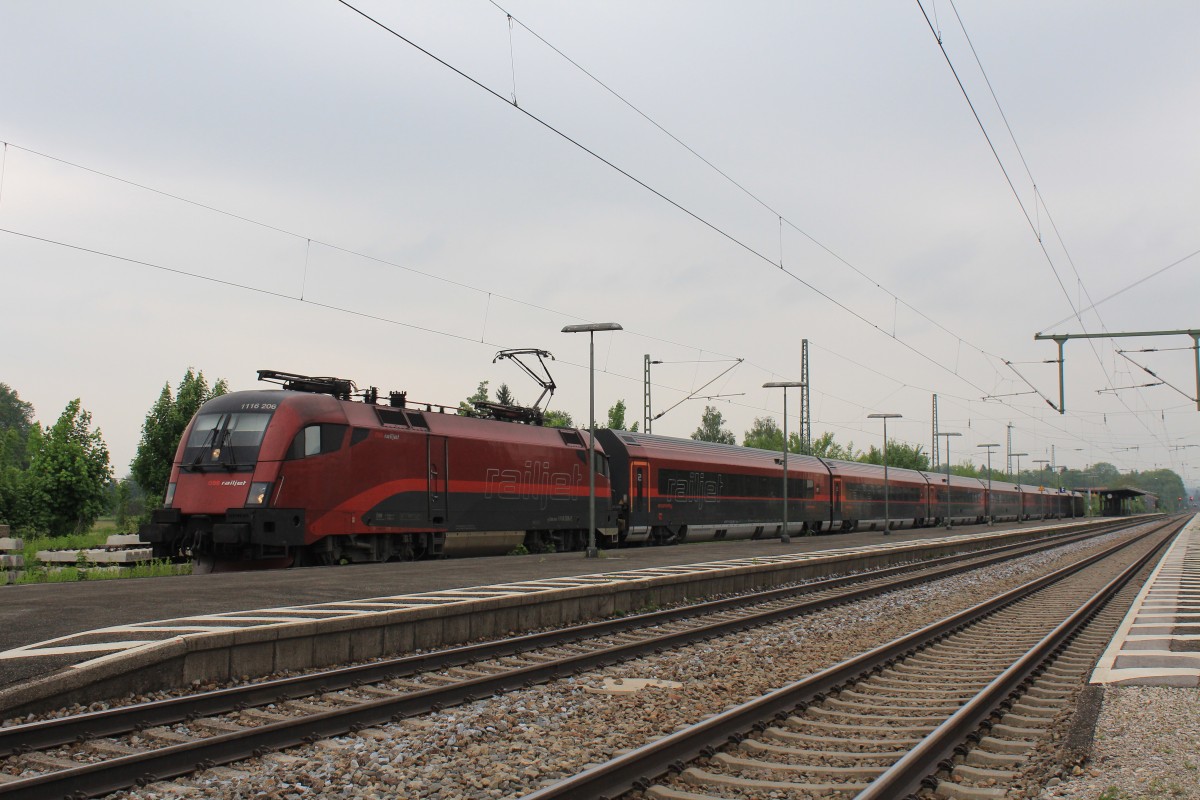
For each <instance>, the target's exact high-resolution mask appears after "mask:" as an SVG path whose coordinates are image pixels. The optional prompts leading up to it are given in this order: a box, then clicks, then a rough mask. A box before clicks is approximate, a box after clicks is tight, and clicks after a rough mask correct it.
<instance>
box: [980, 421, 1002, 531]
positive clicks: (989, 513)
mask: <svg viewBox="0 0 1200 800" xmlns="http://www.w3.org/2000/svg"><path fill="white" fill-rule="evenodd" d="M975 446H976V447H986V448H987V453H988V493H987V518H988V525H991V524H992V523H993V522H994V521H995V520H994V519H993V518H992V448H993V447H999V446H1000V445H998V444H996V443H995V442H989V443H988V444H977V445H975Z"/></svg>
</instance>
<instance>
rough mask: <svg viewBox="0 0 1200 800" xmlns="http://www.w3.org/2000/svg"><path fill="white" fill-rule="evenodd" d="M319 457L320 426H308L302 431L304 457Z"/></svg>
mask: <svg viewBox="0 0 1200 800" xmlns="http://www.w3.org/2000/svg"><path fill="white" fill-rule="evenodd" d="M319 455H321V426H320V425H309V426H308V427H307V428H305V429H304V456H305V457H306V458H307V457H308V456H319Z"/></svg>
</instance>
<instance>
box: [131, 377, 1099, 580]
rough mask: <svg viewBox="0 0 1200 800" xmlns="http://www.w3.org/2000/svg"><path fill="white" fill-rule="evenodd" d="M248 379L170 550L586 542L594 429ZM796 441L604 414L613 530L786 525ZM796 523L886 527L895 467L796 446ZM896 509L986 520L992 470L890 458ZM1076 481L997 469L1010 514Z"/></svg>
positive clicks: (173, 506) (178, 514) (173, 518)
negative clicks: (639, 425)
mask: <svg viewBox="0 0 1200 800" xmlns="http://www.w3.org/2000/svg"><path fill="white" fill-rule="evenodd" d="M264 376H266V378H267V379H270V378H272V377H275V378H283V379H285V380H284V386H285V388H284V389H283V390H277V389H276V390H258V391H245V392H234V393H231V394H227V395H222V396H220V397H217V398H214V399H212V400H210V401H208V402H207V403H205V404H204V405H203V406H202V407H201V408H200V410H199V412H197V414H196V416H195V418H194V419H193V420H192V421H191V423H190V424H189V425H188V427H187V429H186V431H185V432H184V435H183V438H182V440H181V441H180V443H179V447H178V450H177V451H176V455H175V462H174V465H173V467H172V470H171V478H170V484H169V486H168V489H167V495H166V498H165V503H164V507H163V508H161V509H159V510H157V511H155V512H154V514H153V516H152V519H151V522H150V523H149V524H148V525H145V526H143V528H142V530H141V538H142V539H143V540H144V541H146V542H149V543H151V545H152V546H153V549H154V554H155V556H156V557H170V558H189V557H190V558H192V559H194V560H196V561H198V562H199V563H201V564H206V563H222V564H228V563H236V562H243V563H244V562H254V563H257V564H259V565H263V566H272V565H274V566H287V565H293V564H296V565H305V564H313V565H315V564H332V563H346V562H362V561H389V560H406V559H412V558H422V557H437V556H442V555H482V554H495V553H506V552H510V551H512V550H513V549H514V548H517V547H519V546H524V547H526V548H527V549H529V550H533V551H545V550H551V549H553V550H575V549H582V548H583V547H584V546H585V545H586V542H587V538H588V531H587V520H588V496H589V495H588V439H589V434H588V432H587V431H586V430H576V429H573V428H548V427H542V426H541V425H537V424H522V423H520V422H513V421H502V420H501V419H498V418H493V419H481V418H475V417H468V416H459V415H457V414H455V413H442V412H444V411H445V409H444V408H440V409H439V410H438V411H434V410H433V408H432V407H430V406H426V407H425V408H424V409H422V408H415V407H412V406H411V405H409V404H408V402H407V400H406V397H405V395H404V394H402V393H393V394H391V395H390V397H389V398H387V399H386V400H385V401H384V402H382V403H381V402H380V399H379V398H378V395H377V393H376V392H375V391H374V390H373V389H372V390H368V391H367V392H365V393H363V395H364V396H363V398H362V400H361V401H355V400H352V399H351V394H352V388H353V384H351V383H350V382H349V381H346V380H342V379H336V378H307V377H305V376H298V375H290V374H286V373H272V372H268V371H263V372H260V377H264ZM778 457H779V453H775V452H772V451H765V450H755V449H752V448H746V447H737V446H733V445H719V444H712V443H707V442H696V441H692V440H690V439H682V440H681V439H672V438H668V437H662V436H649V435H644V434H637V433H628V432H626V431H609V430H600V431H597V432H596V448H595V463H594V468H595V473H596V482H595V486H596V520H597V531H596V535H597V541H598V543H599V544H601V545H602V546H611V545H615V544H618V543H624V544H638V543H653V544H668V543H673V542H682V541H697V540H704V539H723V538H730V539H732V538H769V537H774V536H778V535H779V534H780V533H781V511H782V507H781V496H782V474H781V469H780V467H779V464H778V463H777V461H776V459H777V458H778ZM788 472H789V479H788V480H789V484H788V519H789V528H791V529H792V530H791V532H801V531H810V532H825V531H848V530H854V529H856V528H863V527H871V528H874V527H882V524H883V516H884V513H883V469H882V467H876V466H872V465H869V464H859V463H847V462H839V461H830V460H827V459H818V458H813V457H809V456H790V457H789V459H788ZM888 478H889V480H888V485H889V503H890V505H889V510H890V514H889V516H890V518H891V520H892V526H893V527H909V526H922V525H932V524H937V523H939V522H942V521H943V520H944V519H945V518H946V517H947V516H948V517H949V518H950V519H951V520H953V521H955V522H979V521H983V519H984V518H985V516H986V515H987V514H988V510H987V504H988V502H989V498H988V497H987V496H986V495H987V486H986V482H984V483H981V482H980V481H979V480H976V479H970V478H960V477H957V476H951V478H950V483H949V492H950V494H949V507H948V508H949V510H948V511H947V510H946V509H947V505H946V501H947V497H946V490H947V485H946V482H945V481H946V479H945V477H944V476H941V475H937V474H932V473H925V472H914V471H911V470H901V469H891V470H889V476H888ZM1079 503H1080V501H1079V499H1078V497H1077V496H1075V495H1069V494H1045V493H1042V492H1039V491H1038V490H1037V489H1036V487H1028V486H1015V485H1013V484H1000V483H993V484H992V491H991V496H990V504H991V506H990V508H991V512H992V514H993V515H994V516H996V517H998V518H1011V519H1016V518H1018V517H1020V518H1042V517H1056V516H1068V515H1071V514H1078V513H1080V510H1081V506H1080V505H1079Z"/></svg>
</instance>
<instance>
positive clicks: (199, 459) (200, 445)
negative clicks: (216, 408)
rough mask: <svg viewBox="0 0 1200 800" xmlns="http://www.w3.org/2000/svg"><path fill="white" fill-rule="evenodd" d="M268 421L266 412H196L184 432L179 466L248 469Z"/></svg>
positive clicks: (256, 454) (198, 468)
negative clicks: (185, 441)
mask: <svg viewBox="0 0 1200 800" xmlns="http://www.w3.org/2000/svg"><path fill="white" fill-rule="evenodd" d="M270 420H271V413H270V412H269V411H267V412H261V411H239V412H231V413H227V414H220V413H204V414H200V415H198V416H197V417H196V420H195V422H193V423H192V430H191V432H190V433H189V434H188V438H187V444H186V445H185V447H184V451H183V463H182V464H181V468H182V469H185V470H196V471H199V472H203V471H205V470H208V469H225V470H230V471H239V470H252V469H253V468H254V462H255V461H256V460H257V459H258V447H259V445H260V444H262V440H263V434H264V433H266V430H267V423H268V422H270Z"/></svg>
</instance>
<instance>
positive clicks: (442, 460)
mask: <svg viewBox="0 0 1200 800" xmlns="http://www.w3.org/2000/svg"><path fill="white" fill-rule="evenodd" d="M428 443H429V490H428V491H429V521H430V522H432V523H434V524H435V525H440V524H444V523H445V521H446V495H447V494H448V493H449V477H450V476H449V475H448V474H447V472H448V470H447V467H446V465H447V462H448V460H449V459H448V458H447V453H446V448H447V446H448V445H447V441H446V437H445V436H430V437H429V438H428Z"/></svg>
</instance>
